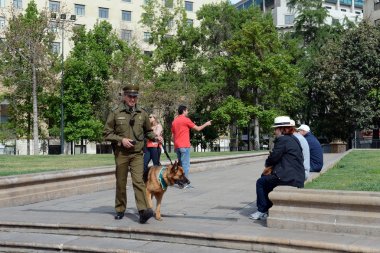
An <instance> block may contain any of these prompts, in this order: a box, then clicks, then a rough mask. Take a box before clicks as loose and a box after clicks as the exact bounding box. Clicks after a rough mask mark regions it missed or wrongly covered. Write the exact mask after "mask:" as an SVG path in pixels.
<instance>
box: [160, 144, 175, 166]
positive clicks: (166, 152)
mask: <svg viewBox="0 0 380 253" xmlns="http://www.w3.org/2000/svg"><path fill="white" fill-rule="evenodd" d="M162 149H163V150H164V153H165V155H166V157H167V158H168V159H169V161H170V164H171V165H173V162H172V159H170V156H169V154H168V151H166V146H165V145H164V144H162Z"/></svg>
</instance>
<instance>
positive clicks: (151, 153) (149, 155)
mask: <svg viewBox="0 0 380 253" xmlns="http://www.w3.org/2000/svg"><path fill="white" fill-rule="evenodd" d="M158 149H159V148H146V149H145V150H144V151H145V152H144V172H146V171H147V170H148V165H149V162H150V160H152V161H153V165H155V166H158V165H160V158H159V151H158Z"/></svg>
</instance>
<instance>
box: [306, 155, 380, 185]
mask: <svg viewBox="0 0 380 253" xmlns="http://www.w3.org/2000/svg"><path fill="white" fill-rule="evenodd" d="M379 180H380V154H379V151H377V150H371V151H369V150H365V151H362V150H355V151H352V152H350V153H349V154H347V155H346V156H345V157H343V158H342V160H340V161H339V162H338V164H337V165H335V166H334V167H333V168H331V169H330V170H328V171H327V172H326V173H324V174H322V175H320V176H319V177H318V178H316V179H315V180H313V181H312V182H310V183H307V184H306V185H305V188H310V189H325V190H348V191H380V185H379Z"/></svg>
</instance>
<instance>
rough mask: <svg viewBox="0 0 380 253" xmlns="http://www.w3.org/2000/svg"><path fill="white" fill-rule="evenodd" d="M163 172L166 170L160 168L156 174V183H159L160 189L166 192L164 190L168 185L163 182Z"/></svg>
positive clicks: (163, 167)
mask: <svg viewBox="0 0 380 253" xmlns="http://www.w3.org/2000/svg"><path fill="white" fill-rule="evenodd" d="M165 170H166V167H165V166H162V168H161V170H160V173H158V175H157V179H158V182H160V185H161V188H162V190H164V191H165V190H166V188H168V184H167V183H166V182H165V179H164V175H163V173H164V171H165Z"/></svg>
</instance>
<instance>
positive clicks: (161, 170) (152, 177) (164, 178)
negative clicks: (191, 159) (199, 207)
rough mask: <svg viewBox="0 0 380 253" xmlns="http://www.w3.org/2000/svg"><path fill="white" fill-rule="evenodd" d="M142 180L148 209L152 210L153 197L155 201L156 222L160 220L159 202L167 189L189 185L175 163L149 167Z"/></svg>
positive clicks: (179, 167) (183, 173)
mask: <svg viewBox="0 0 380 253" xmlns="http://www.w3.org/2000/svg"><path fill="white" fill-rule="evenodd" d="M144 179H145V180H144V181H145V185H146V197H147V199H148V202H149V207H150V208H153V202H152V198H153V196H154V197H155V198H156V201H157V204H156V211H155V212H156V215H155V218H156V220H162V218H161V201H162V198H163V196H164V193H165V192H166V189H167V187H168V186H172V185H174V184H178V186H179V187H180V188H183V187H184V186H185V185H186V184H190V181H189V180H188V179H187V178H186V177H185V172H184V171H183V168H182V167H181V166H179V165H178V163H177V161H175V162H174V164H173V165H168V166H151V167H149V170H148V175H147V176H146V175H144Z"/></svg>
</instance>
